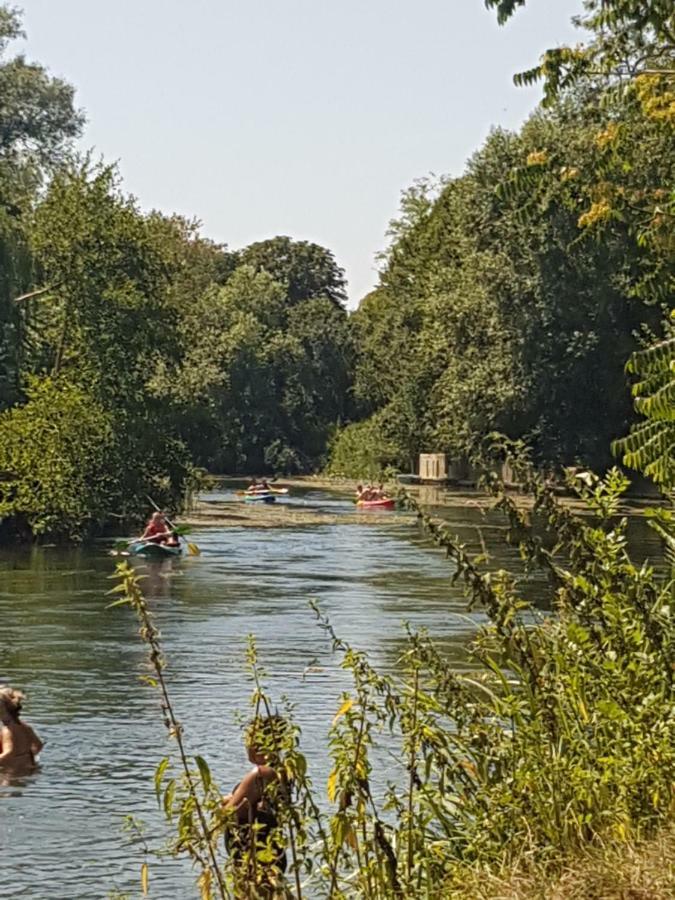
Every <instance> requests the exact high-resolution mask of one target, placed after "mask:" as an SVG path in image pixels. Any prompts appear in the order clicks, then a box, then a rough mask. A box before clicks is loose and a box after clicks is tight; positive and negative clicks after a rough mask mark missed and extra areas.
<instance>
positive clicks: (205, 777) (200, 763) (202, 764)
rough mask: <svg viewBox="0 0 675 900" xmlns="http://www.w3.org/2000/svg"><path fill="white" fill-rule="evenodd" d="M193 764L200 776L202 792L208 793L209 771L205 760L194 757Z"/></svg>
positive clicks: (209, 785) (209, 784) (200, 757)
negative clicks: (195, 764)
mask: <svg viewBox="0 0 675 900" xmlns="http://www.w3.org/2000/svg"><path fill="white" fill-rule="evenodd" d="M195 762H196V763H197V768H198V769H199V774H200V775H201V779H202V784H203V785H204V790H205V791H206V792H208V790H209V788H210V787H211V770H210V769H209V767H208V765H207V763H206V760H205V759H204V758H203V757H202V756H195Z"/></svg>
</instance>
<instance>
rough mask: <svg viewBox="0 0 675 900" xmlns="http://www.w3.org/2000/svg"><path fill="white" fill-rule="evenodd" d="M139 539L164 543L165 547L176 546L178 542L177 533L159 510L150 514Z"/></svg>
mask: <svg viewBox="0 0 675 900" xmlns="http://www.w3.org/2000/svg"><path fill="white" fill-rule="evenodd" d="M141 540H142V541H147V542H148V543H151V544H166V545H167V547H177V546H178V544H179V540H178V535H177V534H176V532H175V531H174V529H173V528H172V527H171V526H170V525H169V523H168V522H167V520H166V517H165V515H164V513H161V512H154V513H153V514H152V515H151V516H150V521H149V522H148V524H147V525H146V526H145V531H144V532H143V534H142V535H141Z"/></svg>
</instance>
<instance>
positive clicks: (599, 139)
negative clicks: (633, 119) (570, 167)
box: [595, 122, 619, 150]
mask: <svg viewBox="0 0 675 900" xmlns="http://www.w3.org/2000/svg"><path fill="white" fill-rule="evenodd" d="M618 133H619V126H618V125H617V124H616V122H610V123H609V125H608V126H607V128H605V130H604V131H599V132H598V133H597V134H596V136H595V145H596V147H599V148H600V149H601V150H604V149H605V147H607V146H608V144H613V143H614V141H615V140H616V137H617V135H618Z"/></svg>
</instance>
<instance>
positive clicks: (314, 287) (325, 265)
mask: <svg viewBox="0 0 675 900" xmlns="http://www.w3.org/2000/svg"><path fill="white" fill-rule="evenodd" d="M240 262H241V264H242V265H245V266H251V268H253V269H255V271H257V272H259V271H265V272H268V273H269V274H270V275H271V276H272V278H274V280H275V281H277V282H278V283H279V284H282V285H284V287H285V289H286V295H287V297H288V301H289V303H291V304H295V303H299V302H301V301H302V300H311V299H313V298H315V297H327V298H328V299H329V300H332V301H333V303H335V304H336V305H337V306H342V305H343V304H344V302H345V300H346V292H345V277H344V272H343V271H342V269H340V268H339V267H338V265H337V263H336V262H335V257H334V256H333V254H332V253H331V252H330V250H326V249H325V247H320V246H319V245H318V244H312V243H310V242H309V241H294V240H292V239H291V238H289V237H284V236H280V237H275V238H271V239H270V240H267V241H260V242H258V243H255V244H250V245H249V246H248V247H246V248H245V249H244V250H242V252H241V254H240Z"/></svg>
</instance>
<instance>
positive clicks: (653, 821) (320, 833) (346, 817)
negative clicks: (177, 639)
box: [115, 453, 675, 898]
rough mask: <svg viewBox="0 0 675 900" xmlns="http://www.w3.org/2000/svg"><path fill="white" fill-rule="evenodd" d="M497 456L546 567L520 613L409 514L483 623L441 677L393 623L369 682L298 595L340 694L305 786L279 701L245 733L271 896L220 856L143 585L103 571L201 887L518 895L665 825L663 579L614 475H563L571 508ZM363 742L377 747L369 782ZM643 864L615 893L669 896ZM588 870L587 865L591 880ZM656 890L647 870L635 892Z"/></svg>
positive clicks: (669, 686)
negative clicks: (333, 666) (258, 752)
mask: <svg viewBox="0 0 675 900" xmlns="http://www.w3.org/2000/svg"><path fill="white" fill-rule="evenodd" d="M515 465H516V466H517V469H518V471H519V473H520V477H521V478H522V481H523V484H524V485H526V487H527V489H528V490H529V491H530V492H531V496H532V499H533V506H532V511H531V512H529V513H525V512H523V510H522V508H521V506H520V504H517V503H515V502H514V499H513V498H512V497H511V496H509V495H508V494H506V493H505V492H504V491H503V489H502V485H501V484H500V482H499V481H498V479H497V478H496V476H495V475H491V476H490V475H488V477H487V478H486V488H487V490H488V491H489V492H490V493H491V494H492V495H493V496H494V500H495V506H496V508H498V509H500V510H501V511H502V513H503V514H504V516H505V517H506V521H507V525H508V528H507V531H506V539H507V540H508V541H509V542H511V543H513V544H515V545H517V546H518V547H519V548H520V552H521V555H522V557H523V559H524V561H525V564H526V572H528V573H529V572H532V571H534V570H535V569H540V570H544V571H545V572H546V574H547V575H548V583H549V592H548V597H546V598H543V597H540V598H539V603H538V605H537V606H536V607H535V606H534V605H532V604H531V603H530V602H527V601H526V600H525V599H523V595H522V583H521V582H519V579H517V578H516V577H515V576H513V575H511V574H509V573H508V572H504V571H492V570H491V569H490V566H489V560H488V559H487V558H486V557H485V555H484V554H481V555H480V556H475V555H472V554H471V553H469V552H468V550H467V548H466V547H465V546H464V545H462V544H461V543H459V541H458V539H457V538H456V537H454V536H453V535H452V533H451V532H450V531H449V529H448V527H447V526H446V525H444V524H443V523H441V522H436V521H433V520H432V519H430V518H428V517H427V516H426V515H424V513H423V512H422V511H421V510H418V515H419V517H420V519H421V520H422V523H423V525H424V527H425V528H426V529H427V531H428V532H429V534H430V535H431V537H432V538H433V540H434V541H435V542H436V543H437V544H438V545H439V546H441V547H443V548H444V549H445V551H446V553H447V555H448V557H449V559H450V560H451V561H452V564H453V566H454V570H455V575H454V577H455V579H461V580H462V581H463V582H464V584H465V586H466V592H467V595H468V598H469V602H470V604H471V605H479V606H480V607H481V608H482V609H483V610H484V611H485V612H486V614H487V616H488V620H489V624H488V625H487V626H485V627H484V628H482V629H481V630H480V631H479V633H478V635H477V637H476V639H475V641H474V642H473V643H472V645H471V647H470V657H471V661H472V662H473V666H472V667H471V669H469V670H467V669H466V668H464V669H462V670H458V671H453V670H452V669H451V668H450V667H449V666H448V663H447V660H446V659H445V658H444V657H443V656H442V655H441V654H440V653H439V652H438V650H437V649H436V648H435V646H434V644H433V642H432V641H431V640H430V639H429V638H428V637H427V636H426V635H425V634H418V633H415V632H413V631H409V632H408V636H407V646H406V649H405V651H404V652H403V654H402V657H401V659H400V662H399V667H398V674H397V675H396V676H390V675H383V674H381V673H380V672H378V671H376V670H375V669H374V668H373V667H372V666H371V664H370V663H369V660H368V657H367V655H366V654H365V653H363V652H362V651H360V650H358V649H355V648H353V647H350V646H347V645H346V644H345V643H344V642H343V641H342V640H341V639H340V637H339V636H338V635H336V634H335V633H334V631H333V629H332V627H331V625H330V623H329V622H328V621H327V620H326V619H325V618H324V617H323V616H322V614H321V611H320V610H319V609H315V611H316V615H317V618H318V624H319V626H320V627H321V628H323V629H324V630H325V631H326V632H327V633H328V634H329V636H330V637H331V638H332V641H333V648H334V651H335V652H336V653H337V654H339V655H340V657H341V660H342V666H343V667H344V668H345V669H346V670H347V671H348V672H349V673H350V675H351V677H352V679H353V689H352V691H350V692H349V693H347V694H345V695H344V696H343V697H342V698H341V700H339V701H336V714H335V719H334V721H333V727H332V729H331V731H330V734H329V735H328V736H327V740H326V746H327V752H328V753H329V754H330V756H331V759H332V764H333V768H332V771H331V774H330V776H329V779H328V785H327V790H326V789H323V788H318V789H317V788H316V787H315V786H314V785H313V784H312V780H311V770H310V768H309V766H308V762H307V760H306V759H305V757H304V755H303V753H302V748H301V741H300V732H299V729H298V727H297V726H296V725H295V724H294V722H293V717H292V707H290V706H288V705H287V707H286V708H285V709H284V710H283V714H284V717H285V721H286V728H285V729H282V730H280V731H278V732H277V733H276V735H275V738H276V740H275V741H274V743H271V744H270V745H269V746H266V747H265V749H266V751H267V753H268V756H269V758H270V759H272V760H273V765H274V767H275V769H276V770H277V771H278V772H279V773H280V784H281V785H284V786H285V790H284V792H283V797H281V798H278V801H277V803H278V805H277V809H278V810H279V828H280V829H281V830H282V831H283V835H284V836H283V841H284V843H285V844H286V846H287V847H288V848H289V851H290V856H291V861H290V866H289V869H290V871H289V873H288V874H287V883H286V886H285V887H284V888H281V887H280V886H276V887H275V886H274V883H273V879H271V878H270V860H272V859H273V858H274V851H273V850H272V849H271V848H270V850H269V851H267V854H266V853H265V851H264V850H263V851H261V852H260V854H259V855H258V856H257V857H256V856H252V857H251V858H247V859H245V860H244V862H243V863H242V861H239V863H238V864H236V865H235V864H234V863H232V861H231V860H230V861H228V860H227V858H226V857H225V854H224V843H223V834H224V832H226V831H227V829H228V827H231V823H229V821H228V819H227V817H226V816H225V815H224V813H223V810H222V807H221V802H220V796H221V794H220V791H219V789H218V788H217V787H216V785H215V784H214V782H213V779H212V776H211V772H210V771H209V768H208V765H207V763H206V761H205V760H204V759H202V758H201V757H195V758H192V757H191V756H189V755H188V752H187V750H186V742H187V737H186V736H185V735H183V732H182V729H181V726H180V724H179V723H178V722H177V721H176V719H175V713H174V711H173V708H172V706H171V701H170V698H169V696H168V693H167V689H166V683H165V681H164V678H163V671H164V665H165V660H164V657H163V655H162V652H161V648H160V646H159V635H158V632H157V630H156V628H155V626H154V624H153V620H152V614H151V612H150V610H149V609H148V606H147V604H146V603H145V601H144V599H143V595H142V592H141V583H140V582H139V579H138V576H137V575H136V574H135V573H134V571H133V569H132V568H131V567H129V566H128V564H126V563H123V564H121V565H119V566H118V573H117V574H118V578H119V579H120V581H119V584H118V586H117V588H115V590H116V591H120V592H121V593H122V594H123V596H122V598H121V600H119V601H117V602H118V603H122V604H131V605H132V606H133V607H134V609H135V610H136V612H137V614H138V616H139V619H140V624H141V629H140V634H141V637H142V638H143V639H144V640H145V641H146V642H147V643H148V645H149V648H150V661H151V663H152V666H153V668H154V670H155V672H154V676H153V677H150V678H148V679H147V680H149V681H150V683H151V684H152V685H153V686H155V687H159V688H160V689H161V692H162V706H163V709H164V714H165V719H166V723H167V727H168V728H169V731H170V733H171V735H172V736H173V737H174V738H176V739H177V740H178V747H179V763H180V764H179V766H178V768H176V766H175V764H174V763H173V762H172V761H171V760H170V758H168V757H167V758H165V759H163V760H162V761H161V762H160V763H159V765H158V768H157V772H156V776H155V785H156V789H157V794H158V799H161V802H162V804H163V807H164V810H165V812H166V815H167V818H168V820H169V821H170V822H171V823H173V825H174V827H175V840H174V842H173V850H174V852H177V853H185V854H189V855H190V856H191V857H192V859H193V860H194V862H195V864H196V866H197V869H198V873H199V874H198V882H199V886H200V890H201V896H202V897H203V898H211V897H221V898H222V897H230V896H235V897H251V898H254V897H265V896H281V895H288V896H293V897H297V898H301V897H303V896H307V897H311V896H327V897H368V898H389V897H413V896H414V897H441V896H442V897H455V896H456V897H467V896H476V897H480V896H485V897H494V896H514V895H515V894H514V893H512V894H509V893H508V892H507V891H508V881H509V878H508V873H509V872H513V871H514V870H515V873H516V876H517V879H518V880H519V881H520V882H522V884H523V885H524V895H525V896H535V895H536V893H535V891H536V885H537V884H539V886H540V889H541V890H542V891H544V890H548V891H549V892H550V891H552V887H551V881H552V880H553V879H555V878H556V876H557V875H559V874H560V873H561V872H562V871H563V870H564V868H565V867H566V866H567V867H569V865H570V862H572V863H575V862H576V860H577V859H579V858H586V859H592V858H593V853H595V854H596V856H597V857H598V858H600V859H601V860H606V859H608V858H609V857H611V856H612V854H614V855H615V856H618V854H619V852H620V851H619V850H618V848H619V847H622V848H623V850H624V851H626V850H627V849H628V848H631V851H632V852H633V853H635V852H636V851H635V848H636V847H639V845H640V844H641V842H644V841H647V840H649V839H653V838H654V836H655V835H658V834H661V833H663V832H661V829H663V828H664V827H665V826H666V825H667V823H668V822H670V821H671V817H672V809H673V801H674V799H675V798H674V797H673V783H674V778H675V715H674V712H673V710H674V709H675V707H674V705H673V699H674V691H673V674H674V672H675V627H674V621H675V619H674V615H675V581H674V580H673V573H672V572H670V573H669V572H666V573H665V574H664V573H661V574H659V573H657V572H655V571H654V569H653V568H652V567H651V566H649V565H647V564H643V565H636V564H635V563H633V562H632V561H631V559H630V555H629V552H628V549H627V539H626V520H625V519H622V520H621V519H618V517H617V507H618V503H619V500H620V497H621V495H622V493H623V491H624V490H625V488H626V487H627V481H626V479H625V478H624V476H623V475H621V473H620V472H619V471H618V470H612V471H610V472H609V473H608V475H607V476H606V478H605V479H602V480H601V479H598V478H596V477H594V476H591V475H590V474H589V473H582V474H581V475H570V484H571V486H574V487H575V488H576V490H577V492H578V493H579V495H580V497H581V498H582V499H583V500H584V502H585V504H586V507H587V513H586V515H584V516H577V515H573V514H572V513H571V512H570V511H569V509H568V508H566V507H565V506H564V505H562V504H561V503H560V501H559V499H558V498H557V497H556V496H555V494H554V493H553V492H552V490H551V488H550V486H549V485H547V484H546V483H545V482H544V481H543V480H542V479H541V478H540V477H539V476H537V475H536V474H535V472H534V470H533V468H532V466H531V465H530V464H529V462H528V461H527V459H523V457H522V453H520V454H519V457H518V459H517V461H516V463H515ZM408 502H409V503H411V505H413V506H414V504H413V503H412V501H408ZM533 524H536V530H535V529H534V528H533ZM672 562H673V564H675V556H674V557H673V560H672ZM543 605H547V606H548V609H549V611H548V612H544V611H542V606H543ZM248 670H249V674H250V676H251V678H252V681H253V695H252V707H253V714H254V719H256V718H259V717H261V716H267V715H269V714H270V713H271V711H272V710H276V709H277V706H276V702H275V700H274V699H272V698H270V697H269V696H268V694H267V692H266V690H265V686H264V673H263V672H262V670H261V668H260V665H259V663H258V660H257V654H256V650H255V645H254V644H253V643H251V646H250V650H249V656H248ZM383 744H384V746H385V747H386V749H387V750H388V753H389V756H390V758H393V760H394V762H391V761H390V762H389V763H388V765H387V773H388V775H389V777H388V779H387V784H386V785H383V784H382V782H383V781H384V780H385V778H384V776H383V772H382V767H381V764H380V763H379V762H378V760H380V759H382V745H383ZM378 750H379V752H378ZM663 840H664V841H665V838H664V839H663ZM662 865H663V866H664V868H665V870H666V871H665V873H661V874H659V878H661V879H662V881H663V884H664V892H663V893H662V894H659V893H655V892H652V893H644V894H642V893H635V894H630V896H645V897H646V896H649V897H658V896H663V897H666V896H671V893H669V891H670V889H672V887H673V882H672V878H671V880H670V882H669V883H668V876H667V871H668V870H667V865H669V864H668V863H667V861H662ZM144 867H145V868H144V870H143V880H144V882H145V881H147V879H148V877H149V875H148V869H147V862H146V863H144ZM671 874H672V873H671ZM516 876H512V877H516ZM592 876H596V877H597V871H593V870H592V868H591V872H590V873H589V874H588V875H587V876H585V877H588V878H589V883H591V882H592ZM500 881H501V888H500ZM505 881H506V887H505ZM615 883H616V884H617V893H616V896H617V897H618V896H626V894H622V893H620V890H623V889H624V888H625V889H626V890H627V889H628V888H633V887H636V885H635V882H634V881H632V882H631V883H628V884H623V885H622V884H621V875H620V874H616V873H615ZM655 883H656V882H655V878H654V877H653V873H650V872H649V871H647V872H644V873H642V879H641V881H640V883H639V884H637V887H639V888H640V889H644V890H645V891H646V890H647V888H649V887H650V886H651V887H652V888H653V887H654V884H655ZM528 884H529V886H530V889H532V891H533V893H531V894H530V893H527V885H528ZM607 884H608V881H607V878H606V877H605V878H604V879H603V880H602V884H601V885H600V886H599V888H598V893H597V894H594V893H584V892H583V889H584V888H585V887H587V885H582V886H581V887H582V892H581V893H579V896H583V897H589V896H598V897H600V896H602V897H609V896H615V895H614V894H611V893H609V892H608V890H607ZM500 890H501V891H503V892H504V893H500ZM550 895H551V893H542V896H550Z"/></svg>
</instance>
